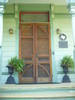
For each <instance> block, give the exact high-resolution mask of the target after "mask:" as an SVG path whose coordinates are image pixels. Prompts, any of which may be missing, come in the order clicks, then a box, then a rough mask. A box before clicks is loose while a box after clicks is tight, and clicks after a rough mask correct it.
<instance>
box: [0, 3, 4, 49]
mask: <svg viewBox="0 0 75 100" xmlns="http://www.w3.org/2000/svg"><path fill="white" fill-rule="evenodd" d="M3 11H4V6H3V5H1V6H0V47H1V46H2V35H3Z"/></svg>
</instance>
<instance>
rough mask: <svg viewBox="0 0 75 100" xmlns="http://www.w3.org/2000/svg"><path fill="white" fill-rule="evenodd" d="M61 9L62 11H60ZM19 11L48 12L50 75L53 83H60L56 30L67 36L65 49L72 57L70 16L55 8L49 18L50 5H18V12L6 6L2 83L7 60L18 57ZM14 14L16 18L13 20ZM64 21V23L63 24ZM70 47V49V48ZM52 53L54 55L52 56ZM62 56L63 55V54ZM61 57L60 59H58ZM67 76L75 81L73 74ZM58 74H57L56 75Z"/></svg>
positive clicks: (5, 72)
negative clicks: (67, 46) (58, 29)
mask: <svg viewBox="0 0 75 100" xmlns="http://www.w3.org/2000/svg"><path fill="white" fill-rule="evenodd" d="M61 7H62V9H63V10H62V9H61ZM20 11H24V12H25V11H29V12H30V11H32V12H33V11H36V12H39V11H40V12H42V11H45V12H46V11H49V14H50V26H51V50H52V74H53V82H61V79H62V76H63V73H62V69H61V67H60V65H59V62H60V59H61V57H62V56H61V51H62V50H63V49H61V50H60V49H59V47H58V41H59V38H58V35H57V34H56V29H57V28H60V29H61V32H63V33H65V34H66V35H67V41H68V42H69V48H68V49H65V51H68V52H67V54H68V53H69V54H70V55H72V56H73V37H72V24H71V16H70V15H69V13H68V10H67V8H66V7H65V6H55V10H54V11H55V14H54V18H52V17H51V14H52V13H51V6H50V5H24V4H21V5H20V4H19V5H18V10H17V11H16V10H15V5H6V6H5V13H4V21H3V24H4V26H3V27H4V29H3V30H4V31H3V43H2V83H5V82H6V79H7V77H8V73H7V68H6V67H5V66H6V65H7V63H8V60H9V59H10V58H11V57H13V56H16V55H17V56H18V55H19V12H20ZM15 14H17V16H18V17H16V18H15ZM65 21H66V23H65ZM10 28H12V29H13V34H12V35H10V34H9V31H8V30H9V29H10ZM70 46H71V47H70ZM53 52H54V54H53ZM63 55H64V53H63ZM60 56H61V57H60ZM71 72H72V73H70V74H69V76H70V78H71V81H73V82H74V81H75V78H74V72H73V71H71ZM57 73H58V74H57ZM14 76H16V77H15V79H16V82H18V75H17V73H15V74H14Z"/></svg>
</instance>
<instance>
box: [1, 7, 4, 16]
mask: <svg viewBox="0 0 75 100" xmlns="http://www.w3.org/2000/svg"><path fill="white" fill-rule="evenodd" d="M3 13H4V5H0V14H3Z"/></svg>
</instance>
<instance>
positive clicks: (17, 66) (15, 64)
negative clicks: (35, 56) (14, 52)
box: [8, 57, 25, 72]
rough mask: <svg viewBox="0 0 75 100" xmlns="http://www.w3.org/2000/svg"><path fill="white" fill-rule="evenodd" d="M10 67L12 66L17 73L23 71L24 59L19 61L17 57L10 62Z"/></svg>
mask: <svg viewBox="0 0 75 100" xmlns="http://www.w3.org/2000/svg"><path fill="white" fill-rule="evenodd" d="M8 65H10V66H11V67H13V68H14V70H16V71H17V72H20V71H23V67H24V65H25V64H24V60H23V59H19V58H17V57H13V58H11V59H10V60H9V61H8Z"/></svg>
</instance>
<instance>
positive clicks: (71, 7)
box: [68, 1, 75, 65]
mask: <svg viewBox="0 0 75 100" xmlns="http://www.w3.org/2000/svg"><path fill="white" fill-rule="evenodd" d="M68 9H69V11H70V14H71V15H72V34H73V41H74V51H73V55H74V65H75V1H74V3H72V4H71V1H69V4H68Z"/></svg>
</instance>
